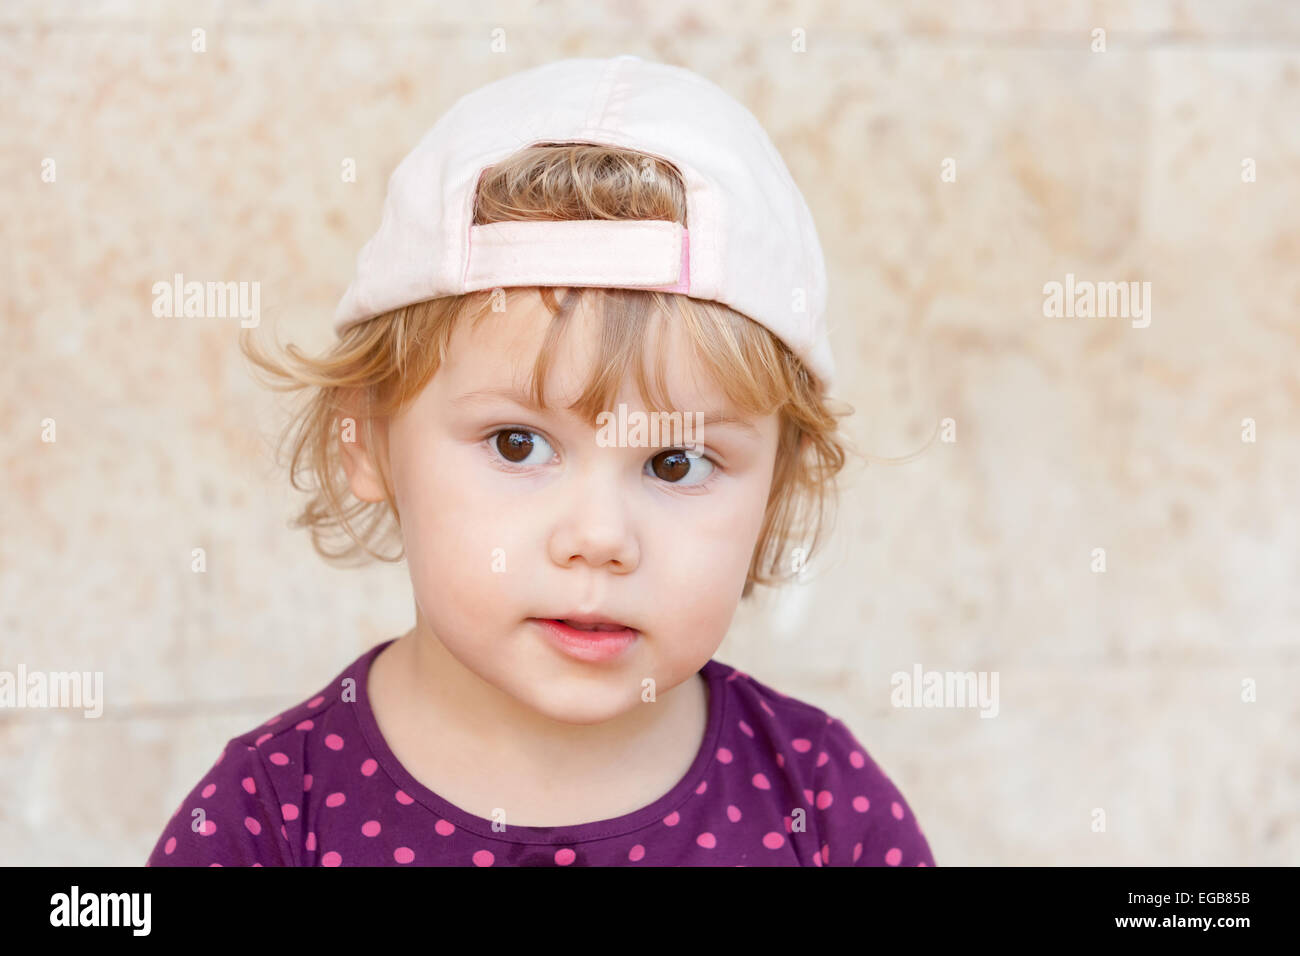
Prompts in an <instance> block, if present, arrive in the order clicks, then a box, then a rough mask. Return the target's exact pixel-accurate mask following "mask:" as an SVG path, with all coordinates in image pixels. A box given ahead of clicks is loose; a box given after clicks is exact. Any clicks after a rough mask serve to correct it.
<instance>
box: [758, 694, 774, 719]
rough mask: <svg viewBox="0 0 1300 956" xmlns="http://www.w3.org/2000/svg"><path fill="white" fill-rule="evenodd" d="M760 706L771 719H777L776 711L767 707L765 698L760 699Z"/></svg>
mask: <svg viewBox="0 0 1300 956" xmlns="http://www.w3.org/2000/svg"><path fill="white" fill-rule="evenodd" d="M758 706H759V707H762V708H763V710H765V711H766V712H767V716H769V717H775V716H776V711H774V710H773V709H772V708H771V707H769V706H768V705H767V701H765V700H763V698H761V697H760V698H759V699H758Z"/></svg>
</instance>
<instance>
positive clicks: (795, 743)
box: [790, 737, 812, 754]
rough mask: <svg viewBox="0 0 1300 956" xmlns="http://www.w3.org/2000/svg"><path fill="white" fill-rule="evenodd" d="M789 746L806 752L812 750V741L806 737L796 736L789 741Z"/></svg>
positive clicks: (800, 751)
mask: <svg viewBox="0 0 1300 956" xmlns="http://www.w3.org/2000/svg"><path fill="white" fill-rule="evenodd" d="M790 746H791V747H793V748H794V749H795V750H797V751H799V753H801V754H806V753H807V752H808V751H810V750H812V741H811V740H809V739H808V738H807V737H796V738H795V739H794V740H792V741H790Z"/></svg>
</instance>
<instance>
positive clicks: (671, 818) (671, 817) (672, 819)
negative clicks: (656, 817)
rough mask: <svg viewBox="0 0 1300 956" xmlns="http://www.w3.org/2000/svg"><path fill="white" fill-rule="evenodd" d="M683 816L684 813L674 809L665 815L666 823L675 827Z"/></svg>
mask: <svg viewBox="0 0 1300 956" xmlns="http://www.w3.org/2000/svg"><path fill="white" fill-rule="evenodd" d="M681 818H682V815H681V814H680V813H678V812H677V811H676V810H674V811H673V812H672V813H670V814H668V816H666V817H664V823H665V824H667V825H668V826H670V827H675V826H677V823H678V821H679V820H681Z"/></svg>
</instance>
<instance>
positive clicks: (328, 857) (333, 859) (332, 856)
mask: <svg viewBox="0 0 1300 956" xmlns="http://www.w3.org/2000/svg"><path fill="white" fill-rule="evenodd" d="M320 865H321V866H342V865H343V857H341V856H339V855H338V854H337V853H336V852H334V851H333V850H330V851H329V852H328V853H326V854H325V855H324V856H323V857H321V858H320Z"/></svg>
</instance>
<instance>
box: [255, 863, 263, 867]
mask: <svg viewBox="0 0 1300 956" xmlns="http://www.w3.org/2000/svg"><path fill="white" fill-rule="evenodd" d="M261 865H262V864H261V863H254V864H253V866H255V867H256V866H261Z"/></svg>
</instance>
